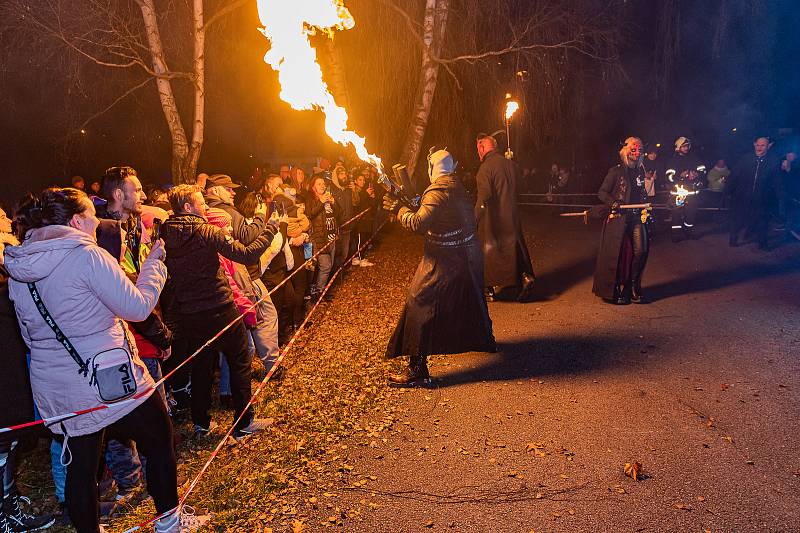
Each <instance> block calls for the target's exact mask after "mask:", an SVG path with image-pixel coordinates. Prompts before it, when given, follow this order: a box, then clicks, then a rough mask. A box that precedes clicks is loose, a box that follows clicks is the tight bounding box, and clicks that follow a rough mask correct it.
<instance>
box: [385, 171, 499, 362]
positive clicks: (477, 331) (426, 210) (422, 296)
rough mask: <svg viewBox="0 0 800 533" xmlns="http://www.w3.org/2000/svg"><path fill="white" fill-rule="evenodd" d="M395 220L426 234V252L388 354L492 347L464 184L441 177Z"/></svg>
mask: <svg viewBox="0 0 800 533" xmlns="http://www.w3.org/2000/svg"><path fill="white" fill-rule="evenodd" d="M397 220H398V222H399V223H400V225H402V226H403V227H404V228H406V229H407V230H410V231H413V232H414V233H417V234H420V235H425V253H424V255H423V256H422V259H421V260H420V263H419V266H418V267H417V271H416V273H415V274H414V278H413V279H412V280H411V285H410V286H409V288H408V296H407V297H406V305H405V307H404V308H403V312H402V314H401V315H400V320H399V321H398V322H397V326H396V327H395V330H394V333H393V334H392V338H391V340H390V341H389V345H388V347H387V348H386V357H388V358H393V357H399V356H401V355H410V356H412V357H419V356H428V355H431V354H450V353H463V352H470V351H477V352H493V351H495V340H494V334H493V333H492V321H491V319H490V318H489V310H488V308H487V307H486V299H485V298H484V296H483V258H482V254H481V246H480V243H479V242H478V241H477V239H476V237H475V232H476V227H475V217H474V214H473V209H472V204H471V202H470V200H469V197H468V196H467V193H466V191H465V190H464V187H463V186H462V185H461V183H460V182H459V181H458V179H456V178H455V177H454V176H452V175H441V176H439V177H437V178H436V180H435V181H434V182H433V183H432V184H431V185H430V186H429V187H428V188H427V189H425V192H423V193H422V198H421V201H420V207H419V209H418V210H417V211H416V212H412V211H411V210H409V209H408V208H405V207H403V208H401V209H400V212H399V213H398V215H397Z"/></svg>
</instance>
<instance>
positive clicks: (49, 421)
mask: <svg viewBox="0 0 800 533" xmlns="http://www.w3.org/2000/svg"><path fill="white" fill-rule="evenodd" d="M368 211H369V209H365V210H364V211H362V212H360V213H358V214H357V215H355V216H354V217H352V218H351V219H350V220H348V221H346V222H344V223H343V224H341V225H340V226H339V228H340V229H341V228H343V227H345V226H347V225H349V224H351V223H353V222H354V221H356V220H358V219H359V218H361V217H363V216H364V215H365V214H366V213H367V212H368ZM338 239H339V235H337V236H336V238H335V239H333V240H332V241H330V242H328V243H327V244H326V245H325V246H323V247H322V248H320V249H319V250H318V251H317V252H316V253H315V254H314V255H312V256H311V257H310V258H309V259H307V260H306V261H305V262H304V263H303V264H302V265H300V267H297V268H295V270H294V271H292V273H291V274H290V275H288V276H286V278H284V279H283V280H282V281H281V282H280V283H278V284H277V285H276V286H275V287H273V288H272V289H271V290H269V291H268V292H267V294H266V295H264V296H263V297H262V298H261V299H260V300H258V301H256V302H254V303H253V304H252V305H251V306H250V307H248V308H247V309H246V310H245V312H244V313H242V314H241V315H240V316H239V317H237V318H236V319H234V320H232V321H231V322H230V323H228V324H227V325H226V326H225V327H223V328H222V329H221V330H220V331H219V332H218V333H217V334H216V335H214V336H213V337H211V338H210V339H209V340H208V341H206V342H205V343H204V344H203V345H202V346H200V347H199V348H198V349H197V350H195V351H194V353H192V354H191V355H189V356H188V357H187V358H186V359H185V360H184V361H183V362H181V363H180V364H179V365H178V366H176V367H175V368H174V369H172V371H170V372H169V373H168V374H166V375H165V376H163V377H162V378H161V379H160V380H158V381H157V382H155V383H154V384H153V386H152V387H147V388H145V389H144V390H143V391H141V392H139V393H137V394H135V395H134V396H132V397H131V398H128V399H126V400H122V401H119V402H115V403H113V404H101V405H97V406H94V407H90V408H87V409H81V410H78V411H73V412H71V413H64V414H61V415H54V416H50V417H47V418H42V419H39V420H34V421H32V422H25V423H22V424H16V425H14V426H8V427H4V428H0V434H2V433H9V432H12V431H17V430H20V429H24V428H29V427H34V426H39V425H43V426H51V425H53V424H57V423H59V422H63V421H65V420H69V419H71V418H75V417H78V416H82V415H87V414H89V413H94V412H97V411H103V410H105V409H112V408H118V407H121V406H124V405H127V404H129V403H131V402H136V401H139V400H141V399H142V398H144V397H146V396H148V395H149V394H151V393H152V392H153V391H155V390H156V389H157V388H158V387H159V386H161V385H162V384H163V383H164V382H166V380H167V379H169V378H170V377H172V376H173V375H175V373H176V372H177V371H178V370H180V369H181V368H183V367H184V366H186V364H187V363H189V362H190V361H191V360H192V359H194V358H195V357H197V356H198V355H199V354H200V353H201V352H202V351H203V350H205V349H206V348H208V347H209V346H211V344H213V343H214V341H216V340H217V339H219V338H220V337H221V336H222V335H223V334H224V333H225V332H226V331H228V330H229V329H230V328H232V327H233V326H234V325H235V324H236V323H237V322H238V321H239V320H242V318H243V317H244V314H246V313H248V312H250V311H251V310H253V309H255V308H256V307H258V306H259V305H260V304H261V303H263V302H264V301H266V300H267V298H269V297H271V296H272V294H273V293H274V292H275V291H277V290H278V289H279V288H281V287H283V285H285V284H286V283H287V282H288V281H289V280H290V279H291V278H292V277H293V276H295V275H296V274H298V273H299V272H301V271H303V270H304V269H305V267H306V265H309V264H311V263H312V262H313V261H314V259H316V258H317V257H318V256H320V255H322V254H323V253H324V252H325V250H327V249H328V248H330V246H331V245H332V244H333V243H334V242H336V241H337V240H338Z"/></svg>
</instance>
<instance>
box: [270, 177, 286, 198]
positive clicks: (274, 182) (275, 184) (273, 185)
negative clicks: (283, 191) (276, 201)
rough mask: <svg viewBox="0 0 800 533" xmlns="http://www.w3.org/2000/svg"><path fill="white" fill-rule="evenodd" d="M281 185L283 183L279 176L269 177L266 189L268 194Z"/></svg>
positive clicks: (273, 192)
mask: <svg viewBox="0 0 800 533" xmlns="http://www.w3.org/2000/svg"><path fill="white" fill-rule="evenodd" d="M281 185H283V180H282V179H281V178H280V176H278V177H273V178H270V179H269V181H267V191H268V192H269V194H270V195H272V194H275V191H277V190H278V187H280V186H281Z"/></svg>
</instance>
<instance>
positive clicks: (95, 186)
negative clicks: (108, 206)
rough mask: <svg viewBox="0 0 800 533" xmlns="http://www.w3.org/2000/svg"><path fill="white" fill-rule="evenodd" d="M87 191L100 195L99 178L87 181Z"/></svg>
mask: <svg viewBox="0 0 800 533" xmlns="http://www.w3.org/2000/svg"><path fill="white" fill-rule="evenodd" d="M89 193H90V194H93V195H95V196H100V180H92V182H91V183H89Z"/></svg>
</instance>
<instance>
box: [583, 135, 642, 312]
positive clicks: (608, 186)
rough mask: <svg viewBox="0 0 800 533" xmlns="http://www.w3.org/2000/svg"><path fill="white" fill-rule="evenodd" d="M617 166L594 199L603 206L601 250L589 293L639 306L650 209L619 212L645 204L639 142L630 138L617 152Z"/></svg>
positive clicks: (610, 170)
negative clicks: (634, 205)
mask: <svg viewBox="0 0 800 533" xmlns="http://www.w3.org/2000/svg"><path fill="white" fill-rule="evenodd" d="M620 158H621V159H622V161H621V163H620V164H619V165H616V166H614V167H611V169H609V171H608V174H607V175H606V178H605V180H603V185H602V186H601V187H600V191H599V192H598V193H597V196H598V197H599V198H600V201H602V202H603V203H604V204H605V207H606V210H605V213H606V214H607V218H606V222H605V224H604V225H603V235H602V240H601V242H600V250H599V251H598V253H597V265H596V267H595V272H594V285H593V286H592V292H594V293H595V294H596V295H597V296H600V297H601V298H603V300H605V301H607V302H609V303H614V304H629V303H631V301H633V302H635V303H642V302H643V301H644V300H643V296H642V273H643V272H644V267H645V265H646V264H647V255H648V252H649V249H650V236H649V231H648V223H649V222H650V212H649V210H646V209H645V210H643V209H621V208H620V206H621V205H631V204H643V203H647V202H648V196H647V190H646V188H645V178H646V171H645V168H644V166H643V165H642V141H641V140H640V139H639V138H638V137H629V138H628V139H627V140H626V141H625V146H623V147H622V150H620Z"/></svg>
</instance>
